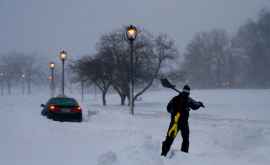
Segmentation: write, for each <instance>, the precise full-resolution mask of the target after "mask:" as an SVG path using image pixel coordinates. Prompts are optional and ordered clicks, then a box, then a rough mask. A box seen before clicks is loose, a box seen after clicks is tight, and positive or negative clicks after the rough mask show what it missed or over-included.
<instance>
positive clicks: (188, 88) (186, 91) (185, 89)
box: [182, 84, 190, 93]
mask: <svg viewBox="0 0 270 165" xmlns="http://www.w3.org/2000/svg"><path fill="white" fill-rule="evenodd" d="M182 91H183V92H185V93H190V87H189V85H187V84H186V85H185V86H184V88H183V90H182Z"/></svg>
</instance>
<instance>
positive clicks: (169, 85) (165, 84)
mask: <svg viewBox="0 0 270 165" xmlns="http://www.w3.org/2000/svg"><path fill="white" fill-rule="evenodd" d="M160 82H161V84H162V86H163V87H165V88H170V89H173V90H175V91H176V92H178V93H181V92H180V91H179V90H178V89H176V88H175V85H172V84H171V83H170V81H169V80H168V79H166V78H163V79H160Z"/></svg>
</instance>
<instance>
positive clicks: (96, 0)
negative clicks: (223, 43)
mask: <svg viewBox="0 0 270 165" xmlns="http://www.w3.org/2000/svg"><path fill="white" fill-rule="evenodd" d="M262 8H268V9H269V8H270V0H0V53H5V52H8V51H14V50H16V51H23V52H38V53H41V54H44V55H48V56H54V55H55V54H57V53H58V52H59V50H61V49H66V50H67V51H68V52H69V53H70V54H72V55H73V56H77V55H82V54H89V53H91V52H93V51H94V50H95V43H96V42H97V41H98V39H99V37H100V35H102V34H103V33H105V32H108V31H112V30H113V29H116V28H119V27H122V26H123V25H128V24H135V25H138V26H140V27H143V28H145V29H147V30H148V31H152V32H153V33H155V34H157V33H159V32H164V33H168V34H169V35H170V36H171V37H172V38H174V39H175V41H176V43H177V46H178V47H179V48H180V50H181V51H182V50H183V48H184V47H185V46H186V44H187V43H188V41H189V40H190V39H191V38H192V37H193V35H194V34H195V33H196V32H200V31H207V30H211V29H213V28H224V29H226V30H227V31H228V32H232V33H233V32H235V31H236V30H237V28H238V27H239V26H240V25H242V24H243V23H245V22H246V21H247V19H248V18H256V16H257V14H258V12H259V11H260V10H261V9H262Z"/></svg>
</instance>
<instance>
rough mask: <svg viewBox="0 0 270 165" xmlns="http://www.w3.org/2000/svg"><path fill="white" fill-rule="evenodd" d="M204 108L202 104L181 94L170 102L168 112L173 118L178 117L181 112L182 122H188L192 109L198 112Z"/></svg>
mask: <svg viewBox="0 0 270 165" xmlns="http://www.w3.org/2000/svg"><path fill="white" fill-rule="evenodd" d="M202 106H203V104H202V102H199V101H195V100H193V99H192V98H190V97H188V96H185V95H183V94H182V93H180V94H179V95H177V96H175V97H173V98H172V99H171V100H170V102H169V103H168V105H167V111H168V112H169V113H171V115H172V118H173V117H174V116H175V115H176V113H177V112H180V114H181V116H180V121H182V122H188V118H189V111H190V109H192V110H197V109H199V108H200V107H202Z"/></svg>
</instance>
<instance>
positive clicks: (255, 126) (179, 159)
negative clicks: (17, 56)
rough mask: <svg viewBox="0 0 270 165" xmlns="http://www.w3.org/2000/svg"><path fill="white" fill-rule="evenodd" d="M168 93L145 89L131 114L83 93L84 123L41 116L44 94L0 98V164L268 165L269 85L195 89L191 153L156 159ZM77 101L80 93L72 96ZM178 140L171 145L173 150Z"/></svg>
mask: <svg viewBox="0 0 270 165" xmlns="http://www.w3.org/2000/svg"><path fill="white" fill-rule="evenodd" d="M174 95H175V93H173V92H172V91H169V90H162V91H152V92H148V93H146V94H145V95H143V97H142V101H140V102H137V105H136V108H135V116H131V115H130V114H129V112H128V107H122V106H120V105H119V103H120V100H119V98H118V96H117V95H114V94H110V95H109V96H108V106H107V107H103V106H101V105H100V103H101V100H100V97H95V96H94V95H88V96H87V97H86V98H85V102H84V103H82V102H81V104H82V107H83V109H84V122H82V123H72V122H57V121H52V120H48V119H46V118H45V117H42V116H41V115H40V111H41V108H40V104H41V103H45V101H46V100H47V99H48V95H47V94H44V93H43V92H40V93H39V94H36V95H32V96H22V95H16V96H4V97H3V96H2V97H1V96H0V130H1V134H0V164H1V165H49V164H50V165H54V164H64V165H86V164H87V165H175V164H186V165H199V164H200V165H201V164H204V165H209V164H219V165H228V164H233V165H234V164H235V165H255V164H256V165H268V164H269V163H270V157H269V153H270V109H269V107H270V101H269V100H270V90H197V91H192V94H191V96H192V97H193V98H195V99H198V100H201V101H203V102H204V103H205V105H206V108H205V109H200V110H198V111H192V112H191V115H190V130H191V135H190V142H191V144H190V153H189V154H184V153H182V152H180V151H179V152H178V151H177V152H176V155H175V156H174V157H172V158H171V159H168V158H162V157H160V150H161V142H162V141H163V140H164V138H165V135H166V131H167V127H168V124H169V114H167V112H166V109H165V107H166V103H167V102H168V101H169V99H170V98H171V97H172V96H174ZM77 96H78V97H75V98H79V95H77ZM181 140H182V139H181V137H180V136H178V137H177V139H176V140H175V143H174V144H173V146H172V149H173V150H179V149H180V144H181Z"/></svg>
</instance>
